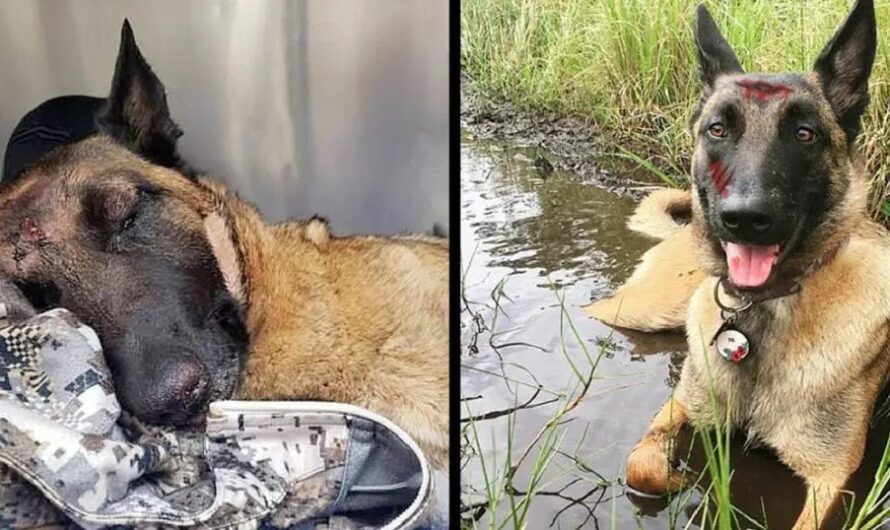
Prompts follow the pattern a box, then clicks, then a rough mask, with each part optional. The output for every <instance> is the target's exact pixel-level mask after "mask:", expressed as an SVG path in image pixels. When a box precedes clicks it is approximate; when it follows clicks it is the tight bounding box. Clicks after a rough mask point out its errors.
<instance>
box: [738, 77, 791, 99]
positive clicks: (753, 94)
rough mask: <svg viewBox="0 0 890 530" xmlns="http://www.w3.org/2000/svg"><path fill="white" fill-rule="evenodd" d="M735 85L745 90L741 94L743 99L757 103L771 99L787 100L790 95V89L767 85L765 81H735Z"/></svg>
mask: <svg viewBox="0 0 890 530" xmlns="http://www.w3.org/2000/svg"><path fill="white" fill-rule="evenodd" d="M735 84H736V85H738V86H740V87H742V88H743V89H744V90H745V91H744V93H743V94H742V95H743V96H744V97H745V99H752V98H753V99H756V100H757V101H766V100H768V99H772V98H779V99H787V98H788V94H790V93H791V87H789V86H786V85H780V84H774V83H767V82H766V81H752V80H748V79H742V80H740V81H736V82H735Z"/></svg>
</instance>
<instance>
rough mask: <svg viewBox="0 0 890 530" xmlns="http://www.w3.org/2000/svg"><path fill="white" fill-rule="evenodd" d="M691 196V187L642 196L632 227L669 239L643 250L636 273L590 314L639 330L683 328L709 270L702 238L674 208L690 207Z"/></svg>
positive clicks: (590, 308)
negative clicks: (700, 250) (701, 258)
mask: <svg viewBox="0 0 890 530" xmlns="http://www.w3.org/2000/svg"><path fill="white" fill-rule="evenodd" d="M691 200H692V199H691V197H690V194H689V192H688V191H681V190H669V189H662V190H657V191H655V192H653V193H651V194H650V195H648V196H647V197H646V198H644V199H643V201H642V202H641V203H640V205H639V206H638V207H637V210H636V212H635V213H634V214H633V216H632V217H631V220H630V222H629V223H628V226H630V227H631V228H632V229H634V230H637V231H640V232H643V233H645V234H647V235H650V236H652V237H655V238H661V239H664V241H663V242H662V243H660V244H658V245H656V246H654V247H652V248H651V249H649V250H648V251H646V253H645V254H643V257H642V258H640V263H639V265H638V266H637V268H636V269H635V270H634V273H633V274H632V275H631V277H630V278H628V279H627V281H626V282H624V284H623V285H622V286H621V287H619V288H618V289H617V290H616V291H615V292H614V293H612V295H611V296H609V297H608V298H604V299H602V300H599V301H597V302H594V303H593V304H591V305H589V306H587V307H585V308H584V310H585V312H587V314H588V315H590V316H592V317H595V318H597V319H599V320H602V321H603V322H605V323H607V324H610V325H613V326H619V327H623V328H629V329H635V330H638V331H663V330H670V329H679V328H681V327H683V325H684V323H685V319H686V306H687V304H688V302H689V298H690V297H691V296H692V292H693V291H695V288H696V287H698V285H699V284H700V283H701V282H702V280H704V278H705V273H704V272H703V271H702V270H701V266H700V265H699V263H698V261H697V259H696V247H697V246H698V240H697V239H696V238H695V237H694V234H693V232H692V230H691V228H689V227H685V226H682V225H679V224H677V222H676V221H674V220H673V218H672V217H671V214H670V212H671V211H672V210H674V209H675V208H685V209H687V210H688V209H689V207H690V205H691ZM659 209H661V210H660V211H659ZM666 280H667V281H666Z"/></svg>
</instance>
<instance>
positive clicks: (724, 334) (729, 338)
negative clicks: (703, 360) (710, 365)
mask: <svg viewBox="0 0 890 530" xmlns="http://www.w3.org/2000/svg"><path fill="white" fill-rule="evenodd" d="M715 345H716V346H717V352H718V353H719V354H720V355H722V356H723V358H724V359H726V360H727V361H732V362H734V363H740V362H742V359H744V358H745V357H747V356H748V349H749V348H748V346H749V345H748V337H746V336H745V335H744V334H742V332H741V331H739V330H737V329H725V330H723V331H721V332H720V333H719V334H717V340H716V341H715Z"/></svg>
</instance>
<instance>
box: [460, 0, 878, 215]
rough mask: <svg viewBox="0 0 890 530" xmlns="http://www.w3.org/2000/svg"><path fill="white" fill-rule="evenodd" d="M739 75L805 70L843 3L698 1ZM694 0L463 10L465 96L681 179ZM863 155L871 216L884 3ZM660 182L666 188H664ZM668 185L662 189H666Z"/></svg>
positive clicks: (538, 2)
mask: <svg viewBox="0 0 890 530" xmlns="http://www.w3.org/2000/svg"><path fill="white" fill-rule="evenodd" d="M705 3H706V4H707V5H708V7H709V8H710V10H711V12H712V14H713V15H714V17H715V19H716V20H717V23H718V25H719V26H720V28H721V31H722V32H723V33H724V35H725V36H726V38H727V40H728V41H729V42H730V44H731V45H732V47H733V49H734V50H735V51H736V54H737V55H738V57H739V60H740V61H741V63H742V65H743V67H744V68H745V69H746V70H747V71H765V72H768V71H788V70H793V71H804V70H808V69H809V68H810V67H811V65H812V63H813V61H814V60H815V58H816V57H817V55H818V54H819V52H820V51H821V49H822V47H823V46H824V45H825V43H826V42H827V41H828V39H829V38H830V37H831V35H832V34H833V33H834V31H835V29H836V28H837V27H838V25H839V24H840V22H841V21H842V20H843V18H844V16H845V15H846V13H847V11H848V10H849V8H850V5H851V3H852V2H851V1H850V0H770V1H751V0H728V1H726V0H725V1H716V0H710V1H706V2H705ZM697 4H698V0H599V1H587V0H461V22H460V23H461V37H460V38H461V52H460V55H461V70H462V71H463V72H464V73H465V74H466V76H467V77H468V78H469V79H470V81H471V83H470V87H471V89H472V90H478V91H479V92H480V93H482V94H484V95H486V96H489V97H493V98H502V99H506V100H509V101H512V102H514V103H515V104H516V105H517V106H519V107H520V108H521V109H523V110H525V111H529V112H539V111H554V112H556V113H558V114H563V115H574V116H581V117H589V118H592V119H593V121H594V122H595V123H596V124H597V126H598V127H599V129H600V130H601V132H602V133H603V136H604V137H606V138H609V139H610V141H612V142H614V143H615V145H620V146H622V147H623V148H624V149H625V150H626V149H630V150H632V151H633V152H634V153H636V156H637V157H638V158H639V159H643V160H646V161H647V163H648V164H650V165H651V166H652V167H651V168H649V169H653V168H654V169H655V170H656V171H657V172H660V173H661V174H662V175H672V176H670V177H669V179H670V180H675V181H678V182H682V181H683V180H684V179H685V178H686V173H687V171H686V170H685V168H687V167H688V157H689V154H690V151H691V144H692V141H691V138H690V137H689V135H688V133H687V130H686V126H687V121H688V117H689V113H690V110H691V108H692V106H693V104H694V102H695V101H696V99H697V98H698V95H699V88H700V85H699V81H698V71H697V68H698V67H697V63H696V58H695V52H694V48H693V44H692V29H691V23H692V20H693V12H694V9H695V6H696V5H697ZM876 5H877V14H878V28H879V49H878V54H877V59H876V61H875V67H874V71H873V74H872V79H871V104H870V106H869V110H868V112H867V114H866V116H865V118H864V134H863V136H862V138H861V146H862V149H863V152H864V153H865V156H866V160H867V162H868V165H869V169H870V171H871V172H872V174H873V175H874V182H875V185H874V193H873V195H872V201H871V207H872V212H874V213H875V214H876V215H882V214H883V215H887V214H888V213H890V207H888V206H887V205H886V203H885V199H886V198H887V197H888V195H890V186H888V182H890V179H888V174H890V164H885V163H883V161H884V160H886V159H888V158H890V112H888V111H890V88H888V84H890V55H888V50H890V49H888V45H890V44H888V39H887V38H884V37H885V36H886V35H888V34H890V33H888V32H890V1H878V2H876ZM663 180H664V179H663ZM668 182H669V181H668Z"/></svg>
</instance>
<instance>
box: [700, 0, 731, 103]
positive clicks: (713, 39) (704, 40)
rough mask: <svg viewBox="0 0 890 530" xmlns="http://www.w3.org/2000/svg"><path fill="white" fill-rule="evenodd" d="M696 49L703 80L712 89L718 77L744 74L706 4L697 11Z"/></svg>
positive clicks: (701, 5)
mask: <svg viewBox="0 0 890 530" xmlns="http://www.w3.org/2000/svg"><path fill="white" fill-rule="evenodd" d="M695 47H696V49H697V50H698V66H699V69H700V71H701V80H702V83H704V84H705V86H706V87H707V88H712V87H713V86H714V82H715V81H716V80H717V78H718V77H720V76H721V75H724V74H737V73H741V72H742V66H741V65H740V64H739V60H738V59H737V58H736V56H735V53H734V52H733V51H732V48H730V47H729V44H727V43H726V39H724V38H723V35H721V34H720V29H718V28H717V24H716V23H715V22H714V19H713V18H712V17H711V13H709V12H708V9H707V8H706V7H705V6H704V4H699V6H698V8H697V9H696V10H695Z"/></svg>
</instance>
